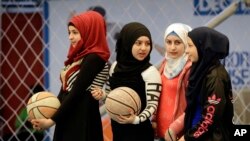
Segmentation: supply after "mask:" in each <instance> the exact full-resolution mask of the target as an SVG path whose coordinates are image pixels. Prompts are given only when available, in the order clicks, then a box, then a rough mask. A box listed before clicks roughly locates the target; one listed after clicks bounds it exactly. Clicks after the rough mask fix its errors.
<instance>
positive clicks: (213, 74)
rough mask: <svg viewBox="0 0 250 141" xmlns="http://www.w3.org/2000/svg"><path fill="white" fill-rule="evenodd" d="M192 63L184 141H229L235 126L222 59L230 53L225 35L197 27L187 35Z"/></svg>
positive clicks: (230, 92)
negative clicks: (231, 130)
mask: <svg viewBox="0 0 250 141" xmlns="http://www.w3.org/2000/svg"><path fill="white" fill-rule="evenodd" d="M188 36H189V37H190V39H189V47H188V48H187V50H186V53H187V54H188V56H189V59H190V60H191V61H192V62H193V64H192V68H191V74H190V78H189V85H188V89H187V95H186V98H187V108H186V111H185V113H186V115H185V125H184V131H185V135H184V138H183V137H182V138H181V139H180V140H184V139H185V141H229V140H230V135H231V134H232V133H230V129H232V126H233V123H232V119H233V104H232V87H231V80H230V77H229V74H228V72H227V71H226V69H225V67H224V66H223V65H222V64H221V62H220V59H224V58H225V57H226V56H227V55H228V52H229V40H228V38H227V37H226V36H225V35H223V34H222V33H220V32H218V31H216V30H214V29H211V28H208V27H198V28H196V29H193V30H192V31H191V32H189V33H188Z"/></svg>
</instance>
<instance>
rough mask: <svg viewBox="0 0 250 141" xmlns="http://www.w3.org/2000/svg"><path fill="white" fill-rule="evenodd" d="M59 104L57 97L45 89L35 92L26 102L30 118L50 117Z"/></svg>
mask: <svg viewBox="0 0 250 141" xmlns="http://www.w3.org/2000/svg"><path fill="white" fill-rule="evenodd" d="M59 106H60V102H59V100H58V99H57V97H56V96H55V95H54V94H53V93H51V92H47V91H42V92H38V93H35V94H34V95H33V96H32V97H31V98H30V99H29V101H28V103H27V112H28V115H29V118H30V119H39V118H51V117H52V116H53V114H54V113H55V112H56V111H57V109H58V108H59Z"/></svg>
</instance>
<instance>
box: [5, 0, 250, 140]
mask: <svg viewBox="0 0 250 141" xmlns="http://www.w3.org/2000/svg"><path fill="white" fill-rule="evenodd" d="M233 2H236V0H216V1H215V0H211V1H208V0H157V1H151V0H1V11H0V12H1V13H0V14H1V18H0V19H1V37H0V38H1V46H0V47H1V48H0V66H1V67H0V140H6V141H7V140H18V139H17V138H18V135H19V132H20V131H22V130H24V129H25V130H28V128H29V125H28V123H26V122H25V120H26V119H25V118H22V117H21V116H20V113H21V111H22V108H24V107H25V106H26V103H27V100H28V98H29V95H30V93H32V92H33V86H34V85H41V86H42V87H43V88H44V89H46V90H48V91H51V92H53V93H54V94H55V95H57V93H58V91H59V88H60V81H59V72H60V69H61V68H62V67H63V62H64V60H65V59H66V54H67V51H68V47H69V41H68V40H67V39H68V33H67V32H68V31H67V22H68V20H69V18H70V17H71V16H72V15H74V14H76V13H79V12H82V11H85V10H88V9H89V8H90V7H93V6H101V7H103V8H104V10H105V13H103V14H104V15H105V18H106V21H107V29H108V35H107V39H108V41H109V46H110V50H111V52H112V54H111V58H110V61H111V62H112V61H114V60H115V41H116V36H117V33H118V32H119V30H120V29H121V28H122V26H123V25H124V24H126V23H128V22H131V21H139V22H142V23H144V24H145V25H146V26H147V27H148V28H149V29H150V31H151V33H152V37H153V42H154V47H155V48H154V49H153V52H152V56H151V62H152V63H153V64H154V65H158V64H159V63H160V62H161V60H162V59H163V56H162V55H163V54H164V53H163V52H164V49H163V34H164V30H165V28H166V27H167V26H168V25H169V24H171V23H174V22H183V23H186V24H189V25H190V26H191V27H193V28H194V27H197V26H202V25H206V24H207V23H208V22H209V21H210V20H211V19H213V18H215V17H216V16H217V15H218V14H219V13H220V12H222V11H223V10H225V9H226V8H227V7H228V6H229V5H230V4H232V3H233ZM249 15H250V8H249V7H247V6H246V5H245V3H244V2H239V4H238V5H237V9H236V11H235V12H233V13H232V16H231V17H229V18H228V19H227V20H225V21H224V22H222V23H220V24H219V25H218V26H216V27H215V28H216V29H217V30H219V31H221V32H223V33H225V34H226V35H228V37H229V39H230V55H229V57H228V58H227V60H226V67H227V69H228V71H229V72H230V75H231V78H232V84H233V90H234V96H235V101H234V102H235V104H234V105H235V118H234V122H235V123H236V124H250V118H249V116H250V111H249V107H250V104H249V102H248V101H249V100H250V88H249V86H250V69H249V68H250V62H249V60H250V49H249V42H250V36H249V33H250V28H249V25H250V18H249ZM101 111H102V115H103V128H104V137H105V140H106V141H110V140H111V138H112V134H111V129H110V125H109V122H110V121H109V118H108V116H107V115H106V114H105V112H104V111H105V110H103V108H102V109H101ZM18 122H19V126H18V125H17V123H18ZM28 132H29V133H30V134H29V136H30V138H29V139H28V140H32V138H35V135H36V134H34V133H33V132H34V131H33V130H28ZM44 133H45V136H44V137H43V140H52V136H53V128H51V129H50V130H46V131H45V132H44ZM37 134H39V133H37ZM37 140H39V139H37Z"/></svg>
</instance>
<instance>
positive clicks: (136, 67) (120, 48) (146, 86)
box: [92, 22, 161, 141]
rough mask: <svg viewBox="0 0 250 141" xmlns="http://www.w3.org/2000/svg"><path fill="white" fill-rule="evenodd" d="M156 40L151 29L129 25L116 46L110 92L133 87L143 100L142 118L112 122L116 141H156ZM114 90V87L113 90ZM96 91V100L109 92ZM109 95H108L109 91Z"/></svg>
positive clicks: (157, 97) (157, 78)
mask: <svg viewBox="0 0 250 141" xmlns="http://www.w3.org/2000/svg"><path fill="white" fill-rule="evenodd" d="M151 51H152V39H151V34H150V32H149V30H148V28H147V27H146V26H145V25H143V24H141V23H138V22H131V23H128V24H126V25H125V26H124V27H123V28H122V30H121V32H120V34H119V37H118V40H117V43H116V52H117V56H116V61H115V62H114V63H113V64H112V65H111V68H110V71H109V81H108V83H109V84H108V85H107V86H108V88H107V89H109V91H110V90H113V89H115V88H117V87H122V86H123V87H129V88H132V89H133V90H135V91H136V92H137V94H138V95H139V97H140V99H141V111H140V113H139V115H135V114H133V113H131V115H130V116H128V117H127V116H119V117H118V121H115V120H113V119H111V125H112V132H113V141H154V131H153V128H152V125H151V122H150V118H151V116H152V115H153V113H154V112H155V110H156V108H157V105H158V99H159V96H160V93H161V77H160V73H159V72H158V70H157V69H156V68H155V67H154V66H152V65H151V63H150V62H149V61H150V53H151ZM109 87H110V88H109ZM99 92H100V91H99V90H94V91H93V93H92V94H93V95H94V97H95V98H96V99H100V96H102V97H105V93H104V92H101V93H99ZM107 94H108V92H107Z"/></svg>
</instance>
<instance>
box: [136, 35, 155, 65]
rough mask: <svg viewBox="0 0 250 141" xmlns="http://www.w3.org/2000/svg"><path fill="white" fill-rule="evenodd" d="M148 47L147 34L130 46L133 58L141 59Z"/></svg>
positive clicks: (146, 53)
mask: <svg viewBox="0 0 250 141" xmlns="http://www.w3.org/2000/svg"><path fill="white" fill-rule="evenodd" d="M150 49H151V46H150V40H149V38H148V37H147V36H141V37H139V38H138V39H137V40H136V41H135V43H134V45H133V47H132V55H133V56H134V58H135V59H137V60H139V61H143V60H144V59H145V58H146V57H147V56H148V54H149V52H150Z"/></svg>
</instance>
